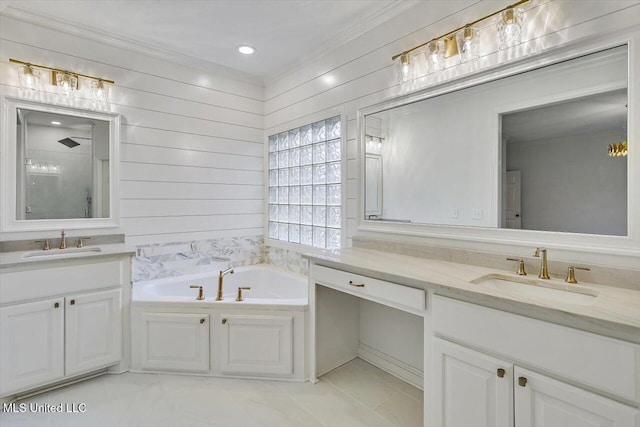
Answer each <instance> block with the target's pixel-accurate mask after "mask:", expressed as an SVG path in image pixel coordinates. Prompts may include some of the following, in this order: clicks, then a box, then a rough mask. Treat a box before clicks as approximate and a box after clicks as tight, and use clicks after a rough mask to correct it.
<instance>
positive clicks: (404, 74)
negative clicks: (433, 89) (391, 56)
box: [398, 53, 413, 84]
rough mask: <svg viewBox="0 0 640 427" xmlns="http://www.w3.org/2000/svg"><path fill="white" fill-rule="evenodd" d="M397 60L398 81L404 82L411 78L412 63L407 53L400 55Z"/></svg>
mask: <svg viewBox="0 0 640 427" xmlns="http://www.w3.org/2000/svg"><path fill="white" fill-rule="evenodd" d="M399 58H400V59H399V60H398V82H399V83H400V84H402V83H406V82H408V81H410V80H412V79H413V64H411V57H410V56H409V54H408V53H407V54H403V55H400V57H399Z"/></svg>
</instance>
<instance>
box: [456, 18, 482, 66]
mask: <svg viewBox="0 0 640 427" xmlns="http://www.w3.org/2000/svg"><path fill="white" fill-rule="evenodd" d="M479 33H480V31H479V30H478V29H477V28H475V27H471V26H469V25H467V26H466V27H464V28H463V29H462V30H460V31H458V32H457V33H456V40H457V42H458V52H459V54H460V61H461V62H467V61H473V60H475V59H478V58H479V57H480V42H479V40H478V35H479Z"/></svg>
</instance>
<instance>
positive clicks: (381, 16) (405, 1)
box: [264, 0, 416, 86]
mask: <svg viewBox="0 0 640 427" xmlns="http://www.w3.org/2000/svg"><path fill="white" fill-rule="evenodd" d="M415 4H416V2H415V1H412V0H395V1H393V2H392V3H390V4H388V5H386V6H385V7H383V8H381V9H378V10H377V11H375V12H374V13H372V14H370V15H368V16H366V17H365V18H364V19H362V20H361V21H360V22H359V23H357V24H355V25H353V26H352V27H351V28H349V29H348V30H347V31H343V32H341V33H339V34H336V35H335V36H334V37H332V38H331V39H329V40H327V41H326V42H324V43H322V44H321V45H320V46H319V47H317V48H316V49H314V50H312V51H310V52H308V53H306V54H304V55H300V56H299V57H298V59H296V60H295V61H293V62H290V63H288V64H286V65H285V66H283V67H281V68H280V69H279V70H278V71H276V72H274V73H271V74H269V75H267V76H265V77H264V84H265V86H268V85H270V84H273V83H275V82H276V81H278V80H280V79H282V78H283V77H284V76H285V75H286V74H288V73H289V72H290V71H291V69H292V68H298V67H300V66H302V65H304V64H305V63H308V62H310V61H311V60H312V59H317V58H320V57H322V56H325V55H327V54H328V53H330V52H331V51H332V50H335V49H336V48H337V47H339V46H342V45H344V44H346V43H348V42H350V41H352V40H354V39H355V38H357V37H359V36H361V35H363V34H364V33H366V32H367V31H370V30H371V29H373V28H376V27H377V26H379V25H381V24H383V23H385V22H387V21H389V20H391V19H392V18H394V17H396V16H398V15H400V14H401V13H403V12H405V11H406V10H407V9H410V8H411V7H413V6H415Z"/></svg>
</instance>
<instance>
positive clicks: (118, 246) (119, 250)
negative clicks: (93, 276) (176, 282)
mask: <svg viewBox="0 0 640 427" xmlns="http://www.w3.org/2000/svg"><path fill="white" fill-rule="evenodd" d="M93 247H99V248H100V249H101V250H100V252H91V251H90V250H91V248H93ZM85 248H86V249H87V250H88V251H87V252H77V253H73V250H74V249H75V246H73V247H69V248H68V249H62V250H59V249H51V250H50V251H41V252H42V253H43V254H45V255H54V256H44V257H32V258H24V259H23V258H22V256H23V255H24V254H25V253H33V252H38V251H33V250H31V251H16V252H2V253H0V269H1V268H9V267H19V266H23V265H29V264H42V263H55V262H61V261H67V260H78V259H87V258H99V257H106V256H112V255H128V254H130V255H133V254H135V250H133V249H131V248H127V247H126V246H125V244H124V243H114V244H105V245H99V246H85ZM64 251H69V252H68V253H65V252H64ZM58 253H59V254H64V256H60V257H58V256H55V254H58Z"/></svg>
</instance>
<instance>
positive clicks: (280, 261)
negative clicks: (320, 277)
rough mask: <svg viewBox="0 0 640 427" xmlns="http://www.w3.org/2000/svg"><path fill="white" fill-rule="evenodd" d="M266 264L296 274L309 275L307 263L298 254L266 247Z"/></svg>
mask: <svg viewBox="0 0 640 427" xmlns="http://www.w3.org/2000/svg"><path fill="white" fill-rule="evenodd" d="M265 255H266V259H265V262H266V263H267V264H271V265H275V266H278V267H282V268H286V269H287V270H289V271H293V272H294V273H298V274H304V275H307V274H309V261H308V260H307V259H305V258H303V257H302V254H301V253H300V252H294V251H290V250H288V249H281V248H276V247H273V246H267V247H266V250H265Z"/></svg>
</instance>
